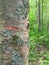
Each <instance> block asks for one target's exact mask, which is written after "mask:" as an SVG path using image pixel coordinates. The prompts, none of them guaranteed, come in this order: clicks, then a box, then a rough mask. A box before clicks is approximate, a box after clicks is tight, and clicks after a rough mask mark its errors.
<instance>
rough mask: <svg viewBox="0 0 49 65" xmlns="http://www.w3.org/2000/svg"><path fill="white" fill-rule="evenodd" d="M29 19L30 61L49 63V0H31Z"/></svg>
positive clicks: (47, 64)
mask: <svg viewBox="0 0 49 65" xmlns="http://www.w3.org/2000/svg"><path fill="white" fill-rule="evenodd" d="M29 21H30V22H29V23H30V32H29V35H30V37H29V39H30V53H29V61H30V62H32V64H31V65H49V62H48V61H49V0H29ZM39 62H40V64H39ZM37 63H38V64H37Z"/></svg>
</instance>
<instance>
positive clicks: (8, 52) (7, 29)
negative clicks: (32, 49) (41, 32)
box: [0, 0, 29, 65]
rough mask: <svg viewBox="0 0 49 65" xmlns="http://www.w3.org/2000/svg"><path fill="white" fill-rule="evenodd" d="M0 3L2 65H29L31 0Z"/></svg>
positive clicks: (11, 0) (2, 0)
mask: <svg viewBox="0 0 49 65" xmlns="http://www.w3.org/2000/svg"><path fill="white" fill-rule="evenodd" d="M0 2H1V5H0V25H1V26H0V52H1V53H0V60H1V61H0V65H28V59H27V57H28V52H29V47H28V23H29V22H28V16H27V15H28V8H29V0H1V1H0ZM1 18H2V19H1Z"/></svg>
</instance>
